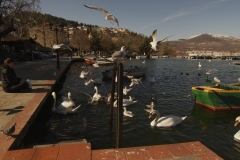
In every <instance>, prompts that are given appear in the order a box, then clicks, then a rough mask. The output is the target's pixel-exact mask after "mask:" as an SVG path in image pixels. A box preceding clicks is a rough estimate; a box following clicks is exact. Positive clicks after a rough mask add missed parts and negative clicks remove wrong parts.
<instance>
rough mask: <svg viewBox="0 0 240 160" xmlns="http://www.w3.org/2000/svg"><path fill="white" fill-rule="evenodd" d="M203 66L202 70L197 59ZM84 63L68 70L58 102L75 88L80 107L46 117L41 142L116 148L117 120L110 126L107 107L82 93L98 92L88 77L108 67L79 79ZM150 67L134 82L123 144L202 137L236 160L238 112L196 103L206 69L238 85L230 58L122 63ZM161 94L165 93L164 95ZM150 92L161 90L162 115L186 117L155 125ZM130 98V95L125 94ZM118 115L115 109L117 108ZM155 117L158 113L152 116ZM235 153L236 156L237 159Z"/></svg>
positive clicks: (105, 89)
mask: <svg viewBox="0 0 240 160" xmlns="http://www.w3.org/2000/svg"><path fill="white" fill-rule="evenodd" d="M199 61H200V62H201V65H202V67H201V69H198V62H199ZM82 65H85V63H83V62H74V63H73V64H72V65H71V67H70V69H69V71H68V73H67V74H66V77H65V80H64V82H63V84H61V85H62V88H61V89H60V91H59V92H58V93H57V94H58V95H57V97H58V99H57V104H59V103H61V98H60V97H61V96H66V95H67V92H69V91H71V93H72V98H73V100H74V102H75V104H76V105H79V104H81V107H80V110H79V112H78V113H76V114H72V115H56V114H52V113H51V110H50V108H49V110H48V111H47V112H48V114H52V118H51V119H50V120H49V121H48V123H47V124H48V125H46V126H47V129H48V130H47V132H46V133H44V140H42V142H51V141H63V140H70V139H82V138H85V139H87V141H88V142H90V143H91V144H92V148H93V149H100V148H112V147H115V144H116V139H115V133H116V125H115V123H116V120H115V117H114V122H113V124H114V125H113V129H112V130H110V129H109V105H107V104H106V103H105V102H100V103H98V104H97V105H91V104H88V101H87V98H86V96H85V95H84V94H83V92H86V93H88V94H90V95H93V94H94V93H95V91H94V89H93V87H94V86H93V84H92V83H91V84H89V85H88V86H86V85H84V82H85V80H86V81H87V80H89V79H91V78H92V79H93V80H94V79H97V78H99V77H101V72H102V71H104V70H106V69H109V68H111V67H109V66H106V67H105V66H103V67H99V68H94V67H91V66H90V67H88V68H87V69H85V70H86V71H89V73H88V75H87V77H86V79H81V78H80V77H79V75H80V73H81V71H82V70H83V69H82V67H81V66H82ZM135 65H138V66H145V67H148V73H147V76H145V77H143V79H142V84H140V85H135V86H133V89H132V90H131V91H130V92H129V95H131V96H133V97H135V98H136V100H137V101H138V102H137V103H135V104H133V105H131V106H128V107H127V110H129V111H132V112H133V114H134V116H133V117H132V118H131V117H123V123H122V129H123V132H122V134H123V138H122V139H123V143H122V144H123V147H133V146H142V145H157V144H170V143H181V142H189V141H200V142H201V143H203V144H204V145H206V146H207V147H208V148H210V149H211V150H212V151H214V152H215V153H217V154H218V155H219V156H221V157H222V158H224V159H237V158H236V157H239V156H240V143H239V142H236V141H234V139H233V135H234V134H235V133H236V132H237V131H238V129H240V126H237V127H234V126H233V124H234V120H235V118H236V117H237V116H239V115H240V111H228V112H214V111H211V110H209V109H206V108H203V107H201V106H194V102H193V100H192V99H190V98H189V97H187V96H188V95H190V94H191V87H192V86H194V85H206V84H205V78H206V76H205V72H206V70H212V69H216V70H217V71H214V72H212V73H211V74H210V75H209V79H213V77H217V78H218V79H220V80H221V82H222V83H236V82H237V79H238V78H239V67H240V66H236V65H230V64H229V61H219V60H212V61H211V62H209V61H208V60H192V61H189V60H185V59H146V63H145V64H143V63H142V61H141V60H133V59H132V60H126V62H125V64H124V66H125V68H128V67H130V66H135ZM148 75H154V78H155V80H156V82H155V83H150V82H149V81H148ZM123 83H124V84H123V86H124V87H125V86H128V87H129V84H130V80H128V79H125V80H124V82H123ZM110 89H111V80H104V82H103V83H102V84H101V85H98V91H99V94H101V95H103V96H106V95H107V94H108V93H109V92H110ZM162 92H165V94H164V95H162ZM152 94H155V95H157V94H159V96H158V97H157V98H158V101H157V102H155V109H156V110H158V111H159V113H160V115H170V114H171V115H177V116H187V118H186V119H185V120H184V121H183V122H182V123H181V124H178V125H177V126H175V127H170V128H157V127H151V126H150V122H151V121H152V120H153V119H148V113H147V112H146V111H145V110H144V109H145V108H146V105H147V104H150V103H151V97H152ZM126 98H128V95H127V96H126ZM114 115H116V108H115V109H114ZM154 118H155V117H154ZM233 157H234V158H233Z"/></svg>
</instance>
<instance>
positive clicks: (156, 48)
mask: <svg viewBox="0 0 240 160" xmlns="http://www.w3.org/2000/svg"><path fill="white" fill-rule="evenodd" d="M171 36H173V35H171ZM171 36H168V37H166V38H163V39H162V40H160V41H157V30H156V29H155V30H154V31H153V33H152V39H153V41H152V42H150V44H151V48H152V49H153V50H154V51H159V50H158V45H159V44H160V43H161V42H162V41H164V40H165V39H167V38H169V37H171Z"/></svg>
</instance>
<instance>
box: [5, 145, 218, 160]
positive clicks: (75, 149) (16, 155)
mask: <svg viewBox="0 0 240 160" xmlns="http://www.w3.org/2000/svg"><path fill="white" fill-rule="evenodd" d="M10 159H18V160H45V159H52V160H76V159H80V160H91V159H92V160H103V159H104V160H176V159H177V160H205V159H206V160H222V158H221V157H219V156H218V155H216V154H215V153H213V152H212V151H211V150H209V149H208V148H207V147H205V146H204V145H203V144H202V143H200V142H198V141H195V142H186V143H177V144H166V145H154V146H140V147H128V148H118V149H114V148H112V149H100V150H91V144H90V143H78V144H62V145H57V146H48V147H41V148H31V149H21V150H12V151H8V152H7V153H6V154H5V156H4V157H3V160H10Z"/></svg>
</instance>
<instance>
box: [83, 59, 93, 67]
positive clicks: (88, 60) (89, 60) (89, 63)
mask: <svg viewBox="0 0 240 160" xmlns="http://www.w3.org/2000/svg"><path fill="white" fill-rule="evenodd" d="M85 62H86V63H87V65H89V66H91V65H93V64H94V63H95V62H94V61H93V60H91V59H85Z"/></svg>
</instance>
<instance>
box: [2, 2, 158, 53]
mask: <svg viewBox="0 0 240 160" xmlns="http://www.w3.org/2000/svg"><path fill="white" fill-rule="evenodd" d="M39 4H40V0H0V26H1V31H0V38H1V37H3V36H6V35H7V34H9V33H10V32H12V31H14V36H19V37H21V36H31V37H33V38H34V39H35V40H36V41H37V42H38V43H40V44H41V45H42V46H44V47H52V45H53V44H54V43H56V39H55V37H56V35H55V32H53V31H52V30H50V29H49V27H47V26H46V25H45V24H48V23H53V24H62V25H64V26H68V27H76V26H85V27H87V28H88V30H87V31H83V30H78V29H77V30H74V32H73V34H72V35H71V38H70V40H69V34H68V33H67V32H64V31H63V32H58V41H59V42H58V43H65V44H69V45H70V47H72V48H75V49H77V50H81V51H82V50H84V51H86V52H88V51H102V52H104V53H105V54H106V55H109V54H112V53H113V52H115V51H116V50H119V49H120V48H121V47H122V46H126V47H127V49H128V51H129V52H138V53H140V54H143V53H149V52H150V50H151V48H150V45H149V42H151V41H152V37H151V36H149V37H147V36H144V35H142V34H137V33H134V32H131V33H123V32H119V33H107V34H106V33H103V32H101V31H100V32H97V31H95V30H92V28H93V27H98V26H97V25H91V24H85V23H78V22H76V21H72V20H66V19H64V18H61V17H55V16H52V15H50V14H42V13H40V7H39ZM43 24H44V25H43ZM34 26H35V27H34ZM0 46H1V44H0ZM1 49H2V47H1ZM160 50H161V49H160Z"/></svg>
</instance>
